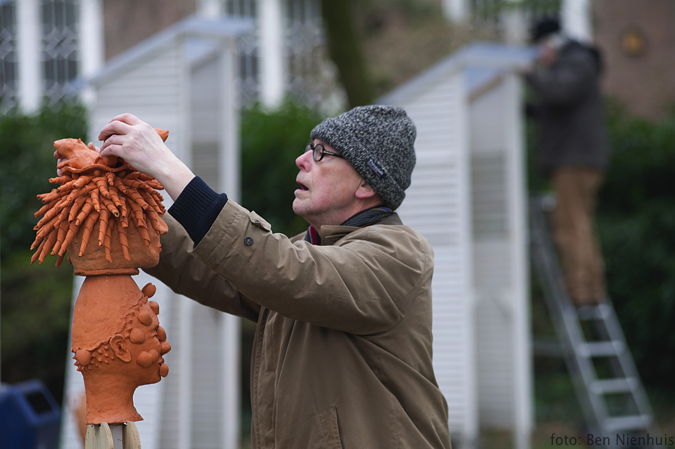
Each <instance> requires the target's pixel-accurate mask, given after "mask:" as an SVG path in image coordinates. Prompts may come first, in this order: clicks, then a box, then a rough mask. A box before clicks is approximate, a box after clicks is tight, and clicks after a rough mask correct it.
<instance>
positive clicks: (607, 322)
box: [530, 197, 653, 448]
mask: <svg viewBox="0 0 675 449" xmlns="http://www.w3.org/2000/svg"><path fill="white" fill-rule="evenodd" d="M553 204H554V202H553V200H552V199H551V198H549V197H543V198H535V199H532V200H531V201H530V246H531V255H532V262H533V268H534V272H535V273H536V275H537V277H538V278H539V281H540V283H541V288H542V290H543V293H544V295H543V296H544V298H545V301H546V305H547V308H548V311H549V314H550V316H551V321H552V322H553V323H554V327H555V331H556V334H557V337H558V340H559V341H560V344H561V346H562V352H563V354H564V357H565V362H566V365H567V369H568V370H569V372H570V375H571V377H572V381H573V384H574V389H575V392H576V395H577V399H578V401H579V404H580V406H581V408H582V412H583V416H584V418H585V422H586V425H587V427H588V430H589V432H590V433H592V434H593V436H597V437H599V438H600V440H599V444H598V446H599V447H605V448H607V447H610V448H622V447H636V446H635V445H626V444H624V443H625V442H627V441H633V442H634V441H635V439H633V440H630V438H629V437H630V436H633V437H635V436H636V435H639V434H640V433H642V434H645V435H648V434H647V433H646V432H649V431H650V430H653V429H652V426H653V415H652V411H651V407H650V404H649V400H648V398H647V396H646V394H645V391H644V388H643V386H642V382H641V381H640V378H639V375H638V372H637V369H636V368H635V363H634V362H633V357H632V356H631V353H630V351H629V348H628V346H627V345H626V341H625V338H624V335H623V331H622V329H621V325H620V324H619V321H618V319H617V317H616V314H615V312H614V307H613V306H612V302H611V301H610V300H609V298H607V299H606V300H605V301H604V302H603V303H602V304H600V305H597V306H583V307H580V308H577V307H576V306H575V305H573V304H572V302H571V300H570V298H569V296H568V294H567V290H566V288H565V283H564V279H563V275H562V270H561V268H560V264H559V261H558V256H557V252H556V250H555V247H554V244H553V239H552V238H551V233H550V232H549V229H550V227H549V217H548V216H549V215H550V214H549V211H550V210H552V207H553ZM589 331H593V332H589ZM589 334H592V336H591V335H589ZM589 336H590V337H591V338H589ZM603 361H604V364H601V363H599V362H603ZM598 368H603V370H602V372H600V370H599V369H598ZM612 396H614V397H615V398H618V399H620V400H621V401H620V402H622V403H623V404H628V406H624V407H621V408H620V409H618V410H617V409H616V408H615V407H608V405H610V404H608V400H609V399H612ZM642 440H643V441H644V440H647V438H646V436H645V437H643V438H642ZM638 447H639V446H638ZM642 447H652V446H650V445H648V444H646V445H644V446H642Z"/></svg>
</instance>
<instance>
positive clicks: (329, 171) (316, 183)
mask: <svg viewBox="0 0 675 449" xmlns="http://www.w3.org/2000/svg"><path fill="white" fill-rule="evenodd" d="M318 143H321V144H323V145H324V147H325V149H326V150H327V151H331V152H336V151H335V149H334V148H332V147H331V146H329V145H326V144H325V143H324V142H322V141H321V140H318V139H314V140H313V141H312V144H315V145H316V144H318ZM295 165H297V166H298V168H299V169H300V171H299V173H298V175H297V177H296V178H295V181H296V182H297V183H298V188H297V189H296V190H295V192H294V194H295V199H294V200H293V212H295V213H296V214H297V215H300V216H301V217H303V218H304V219H305V220H307V221H308V222H309V223H310V224H312V225H313V226H314V227H317V228H318V227H320V226H322V225H329V224H334V225H337V224H340V223H342V222H343V221H344V220H346V219H347V218H349V217H350V216H351V215H353V213H355V212H356V211H354V204H355V200H356V197H355V192H356V190H357V189H358V188H359V186H360V185H361V182H362V179H361V177H360V176H359V175H358V173H356V170H354V168H352V166H351V165H349V162H347V161H346V160H345V159H342V158H339V157H335V156H329V155H325V156H324V158H323V159H322V160H320V161H319V162H315V161H314V159H313V158H312V152H311V151H307V152H305V153H303V154H302V155H300V156H298V158H297V159H295Z"/></svg>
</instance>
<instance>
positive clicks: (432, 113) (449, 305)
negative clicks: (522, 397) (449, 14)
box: [380, 61, 478, 447]
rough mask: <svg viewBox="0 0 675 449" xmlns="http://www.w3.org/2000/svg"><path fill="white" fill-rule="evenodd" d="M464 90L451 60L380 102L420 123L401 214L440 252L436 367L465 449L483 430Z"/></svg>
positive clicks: (455, 432)
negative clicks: (475, 339) (477, 395)
mask: <svg viewBox="0 0 675 449" xmlns="http://www.w3.org/2000/svg"><path fill="white" fill-rule="evenodd" d="M434 70H435V72H434ZM465 90H466V88H465V85H464V77H463V74H462V71H461V66H459V65H458V64H456V63H455V62H454V61H449V64H447V63H446V64H443V63H442V64H441V65H440V66H437V67H436V68H435V69H432V71H431V72H428V73H427V74H425V75H422V77H420V78H418V79H417V80H413V82H411V84H408V85H404V86H403V87H402V88H401V89H400V90H397V91H395V92H394V93H392V94H391V95H389V96H387V97H385V98H383V99H381V101H380V102H381V103H386V104H397V105H400V106H402V107H403V108H405V110H406V111H407V112H408V114H409V115H410V117H411V119H412V120H413V121H414V122H415V124H416V126H417V140H416V141H415V148H416V155H417V164H416V167H415V170H414V172H413V177H412V183H411V186H410V188H409V189H408V190H407V192H406V199H405V200H404V201H403V204H402V205H401V207H400V208H399V213H400V215H401V218H402V220H403V222H404V223H405V224H406V225H408V226H411V227H412V228H413V229H415V230H417V231H418V232H420V233H422V234H423V235H424V236H425V237H426V238H427V239H428V240H429V242H430V243H431V245H432V246H433V249H434V256H435V257H434V260H435V270H434V279H433V285H432V288H433V310H434V318H433V330H434V346H433V351H434V370H435V372H436V376H437V381H438V384H439V386H440V388H441V390H442V391H443V394H444V395H445V398H446V401H447V402H448V407H449V423H448V424H449V427H450V431H451V433H452V435H453V440H454V441H455V443H460V447H462V446H469V445H470V444H471V443H472V442H473V440H474V439H475V437H476V435H477V431H478V422H477V409H476V399H475V376H476V373H475V370H474V368H475V363H474V360H473V357H474V353H475V351H474V349H473V347H472V344H473V318H472V316H473V312H472V307H473V299H472V296H473V295H472V282H471V264H470V260H471V251H470V241H471V235H470V233H469V230H470V228H469V226H470V222H469V218H470V212H469V207H470V205H469V191H468V141H467V137H468V136H467V109H466V107H465V100H464V97H465Z"/></svg>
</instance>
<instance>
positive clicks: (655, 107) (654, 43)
mask: <svg viewBox="0 0 675 449" xmlns="http://www.w3.org/2000/svg"><path fill="white" fill-rule="evenodd" d="M593 9H594V24H593V25H594V31H595V39H596V43H597V44H598V45H599V46H600V47H601V48H602V50H603V54H604V58H605V67H606V72H605V75H604V88H605V91H606V93H607V94H608V95H609V96H611V97H614V98H616V99H617V100H619V101H620V102H621V103H622V104H624V105H625V106H627V107H628V108H629V110H631V111H633V112H634V113H636V114H638V115H641V116H644V117H647V118H659V117H662V116H663V114H664V112H665V111H666V110H668V109H670V108H673V106H675V1H673V0H648V1H636V0H593ZM641 42H642V45H641ZM640 49H641V50H640Z"/></svg>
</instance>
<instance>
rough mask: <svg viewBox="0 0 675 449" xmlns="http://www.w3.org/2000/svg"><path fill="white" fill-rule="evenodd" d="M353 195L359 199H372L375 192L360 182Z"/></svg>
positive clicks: (363, 182) (362, 181)
mask: <svg viewBox="0 0 675 449" xmlns="http://www.w3.org/2000/svg"><path fill="white" fill-rule="evenodd" d="M354 195H355V196H356V197H357V198H359V199H367V198H373V197H374V196H375V195H377V193H375V190H373V188H372V187H370V185H369V184H368V183H367V182H366V181H364V180H361V184H359V188H358V189H356V192H354Z"/></svg>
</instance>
